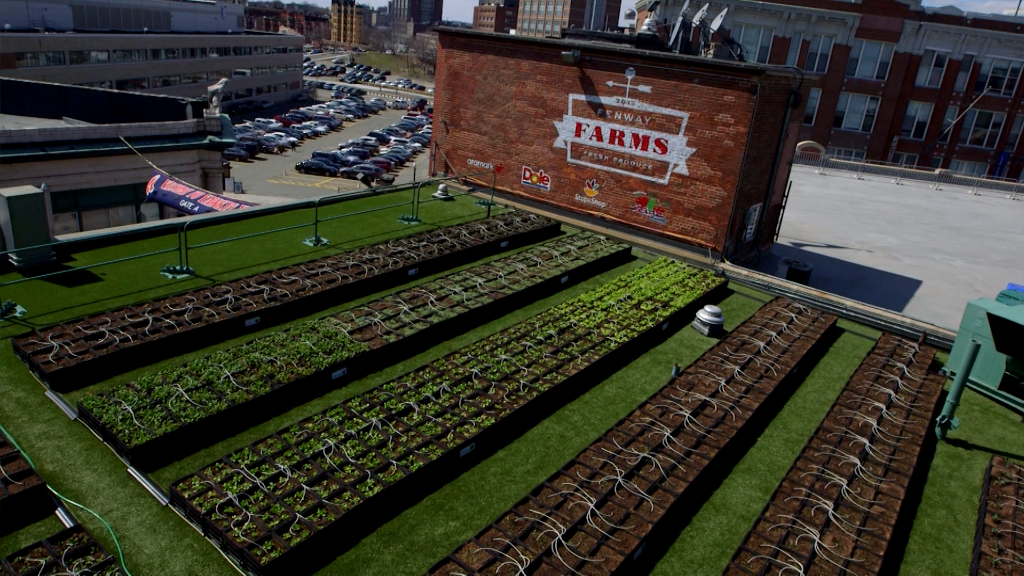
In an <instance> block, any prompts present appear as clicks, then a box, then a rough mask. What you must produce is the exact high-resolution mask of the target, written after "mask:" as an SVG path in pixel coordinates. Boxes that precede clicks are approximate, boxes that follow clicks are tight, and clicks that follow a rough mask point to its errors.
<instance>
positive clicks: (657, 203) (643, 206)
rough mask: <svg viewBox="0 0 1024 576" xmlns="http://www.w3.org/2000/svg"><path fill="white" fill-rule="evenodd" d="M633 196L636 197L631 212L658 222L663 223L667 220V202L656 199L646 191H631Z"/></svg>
mask: <svg viewBox="0 0 1024 576" xmlns="http://www.w3.org/2000/svg"><path fill="white" fill-rule="evenodd" d="M633 196H634V198H635V199H636V200H635V201H634V203H633V214H639V215H641V216H644V217H646V218H647V219H648V220H650V221H651V222H657V223H658V224H665V223H666V222H667V221H668V219H667V218H665V209H666V208H668V202H665V201H664V200H658V199H657V198H655V196H654V195H653V194H650V193H647V192H633Z"/></svg>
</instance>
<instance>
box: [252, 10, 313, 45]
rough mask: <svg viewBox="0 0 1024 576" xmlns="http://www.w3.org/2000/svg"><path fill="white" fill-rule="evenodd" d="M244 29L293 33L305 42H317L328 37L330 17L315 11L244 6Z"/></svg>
mask: <svg viewBox="0 0 1024 576" xmlns="http://www.w3.org/2000/svg"><path fill="white" fill-rule="evenodd" d="M245 29H246V30H258V31H260V32H289V33H295V34H299V35H301V36H302V37H303V38H304V39H305V41H306V42H319V41H321V40H326V39H327V38H329V37H330V34H331V19H330V17H329V16H328V15H327V14H320V13H317V12H297V11H291V12H290V11H287V10H282V9H278V8H269V7H266V6H246V8H245ZM282 29H283V30H282Z"/></svg>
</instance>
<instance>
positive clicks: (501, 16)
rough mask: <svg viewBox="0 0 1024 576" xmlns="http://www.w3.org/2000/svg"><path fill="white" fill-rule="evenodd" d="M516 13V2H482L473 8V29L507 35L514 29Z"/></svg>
mask: <svg viewBox="0 0 1024 576" xmlns="http://www.w3.org/2000/svg"><path fill="white" fill-rule="evenodd" d="M518 13H519V2H518V0H508V1H505V2H490V1H488V0H482V1H481V3H480V5H479V6H474V7H473V29H474V30H485V31H487V32H499V33H502V34H508V33H509V32H511V31H512V30H515V29H516V22H517V16H518Z"/></svg>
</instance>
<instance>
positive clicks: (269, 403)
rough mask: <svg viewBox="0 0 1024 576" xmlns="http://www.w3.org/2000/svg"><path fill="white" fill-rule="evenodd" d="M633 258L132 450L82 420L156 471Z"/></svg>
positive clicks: (583, 270)
mask: <svg viewBox="0 0 1024 576" xmlns="http://www.w3.org/2000/svg"><path fill="white" fill-rule="evenodd" d="M630 258H631V255H630V249H629V248H628V247H624V248H622V249H621V250H618V251H616V252H614V253H612V254H609V255H606V256H603V257H601V258H599V259H597V260H594V261H592V262H589V263H587V264H584V265H582V266H580V267H578V268H575V269H573V270H570V271H567V272H565V273H563V274H559V275H558V276H556V277H553V278H549V279H547V280H544V281H542V282H539V283H537V284H534V285H533V286H530V287H528V288H525V289H523V290H519V291H517V292H514V293H513V294H510V295H508V296H506V297H504V298H500V299H497V300H494V301H492V302H490V303H488V304H486V305H484V306H481V307H479V308H475V309H473V310H470V311H469V312H467V313H464V314H459V315H457V316H454V317H452V318H448V319H446V320H443V321H441V322H438V323H436V324H433V325H431V326H429V327H427V328H424V329H423V330H420V331H418V332H416V333H415V334H412V335H410V336H407V337H405V338H402V339H400V340H398V341H396V342H394V343H391V344H387V345H385V346H382V347H380V348H377V349H373V350H368V351H366V352H364V353H361V354H359V355H357V356H355V357H353V358H350V359H349V360H347V361H345V362H342V363H340V364H337V365H334V366H331V367H329V368H327V369H326V370H323V371H321V372H319V373H317V374H313V375H311V376H307V377H305V378H302V379H300V380H296V381H294V382H292V383H290V384H286V385H283V386H279V387H277V388H274V389H272V390H271V391H270V392H269V393H267V394H264V395H262V396H260V397H258V398H255V399H253V400H250V401H248V402H245V403H243V404H236V405H234V406H231V407H229V408H227V409H226V410H223V411H221V412H219V413H217V414H214V415H211V416H208V417H206V418H203V419H202V420H199V421H196V422H192V423H190V424H187V425H184V426H182V427H180V428H178V429H176V430H174V431H172V432H170V433H168V434H164V435H162V436H159V437H157V438H154V439H152V440H150V441H148V442H145V443H143V444H141V445H139V446H135V447H130V446H128V445H127V444H125V443H124V442H123V441H122V440H121V439H120V438H118V437H117V435H116V434H114V432H113V431H111V430H110V429H109V428H107V427H106V426H105V425H104V424H103V423H102V422H100V421H99V419H97V418H96V417H94V416H93V415H92V413H90V412H89V410H88V409H87V408H85V407H84V406H82V405H81V404H80V403H79V405H78V417H79V419H81V420H82V422H83V423H85V424H86V425H87V426H89V427H90V428H91V429H93V430H94V431H95V432H96V433H97V434H99V435H100V437H101V438H103V440H104V441H105V442H106V443H107V444H109V445H110V446H111V447H112V448H113V449H114V451H115V452H117V454H119V455H120V456H121V457H122V458H124V459H125V460H126V461H128V462H129V463H130V464H131V465H132V466H134V467H136V468H139V469H141V470H154V469H157V468H160V467H162V466H165V465H167V464H169V463H171V462H174V461H176V460H178V459H180V458H182V457H184V456H186V455H188V454H191V453H194V452H195V451H196V450H198V449H199V448H201V447H204V446H207V445H210V444H213V443H216V442H217V441H219V440H222V439H224V438H227V437H230V436H232V435H234V434H236V433H238V432H241V431H243V430H246V429H248V428H250V427H251V426H252V425H253V423H255V422H260V421H263V420H266V419H267V418H269V417H271V416H273V415H276V414H280V413H281V412H284V411H286V410H288V409H290V408H292V407H294V406H298V405H300V404H303V403H305V402H307V401H309V400H311V399H313V398H316V397H319V396H322V395H323V394H325V393H326V392H328V391H330V390H332V389H334V388H337V387H339V386H342V385H344V384H347V383H348V382H351V381H353V380H355V379H358V378H360V377H362V376H364V375H366V374H370V373H373V372H376V371H378V370H380V369H381V368H382V367H385V366H389V365H391V364H394V363H395V362H396V361H398V360H399V359H403V358H407V357H410V356H413V355H415V354H417V353H419V352H421V351H422V350H424V349H426V348H429V347H431V346H433V345H434V344H436V343H437V342H440V341H444V340H447V339H448V338H449V337H451V336H453V335H455V334H461V333H463V332H465V331H466V330H467V329H469V328H472V327H475V326H479V325H481V324H484V323H486V322H489V321H490V320H492V319H494V318H497V317H500V316H502V315H505V314H507V313H509V312H511V311H514V310H516V309H518V308H519V307H521V306H522V305H523V304H525V303H528V302H532V301H534V300H537V299H540V298H543V297H545V296H546V295H549V294H553V293H555V292H558V291H559V290H561V289H563V288H565V287H568V286H571V285H573V284H575V283H577V282H580V281H582V280H585V279H587V278H589V277H591V276H594V275H597V274H600V273H601V272H604V271H606V270H610V269H612V268H615V267H617V266H620V265H621V264H623V263H625V262H627V261H628V260H629V259H630ZM691 315H692V314H691Z"/></svg>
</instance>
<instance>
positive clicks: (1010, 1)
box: [307, 0, 1024, 22]
mask: <svg viewBox="0 0 1024 576" xmlns="http://www.w3.org/2000/svg"><path fill="white" fill-rule="evenodd" d="M307 1H309V2H311V3H313V4H318V5H320V6H330V5H331V0H307ZM443 1H444V13H443V18H444V19H445V20H459V21H462V22H472V21H473V7H474V6H476V5H477V0H443ZM625 1H629V0H625ZM359 3H360V4H369V5H370V6H373V7H377V6H387V0H359ZM923 4H924V5H925V6H946V5H949V4H952V5H953V6H956V7H957V8H960V9H961V10H964V11H967V12H981V13H983V14H1011V15H1012V14H1013V12H1014V11H1015V10H1016V9H1017V0H924V2H923ZM1022 12H1024V10H1022Z"/></svg>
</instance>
